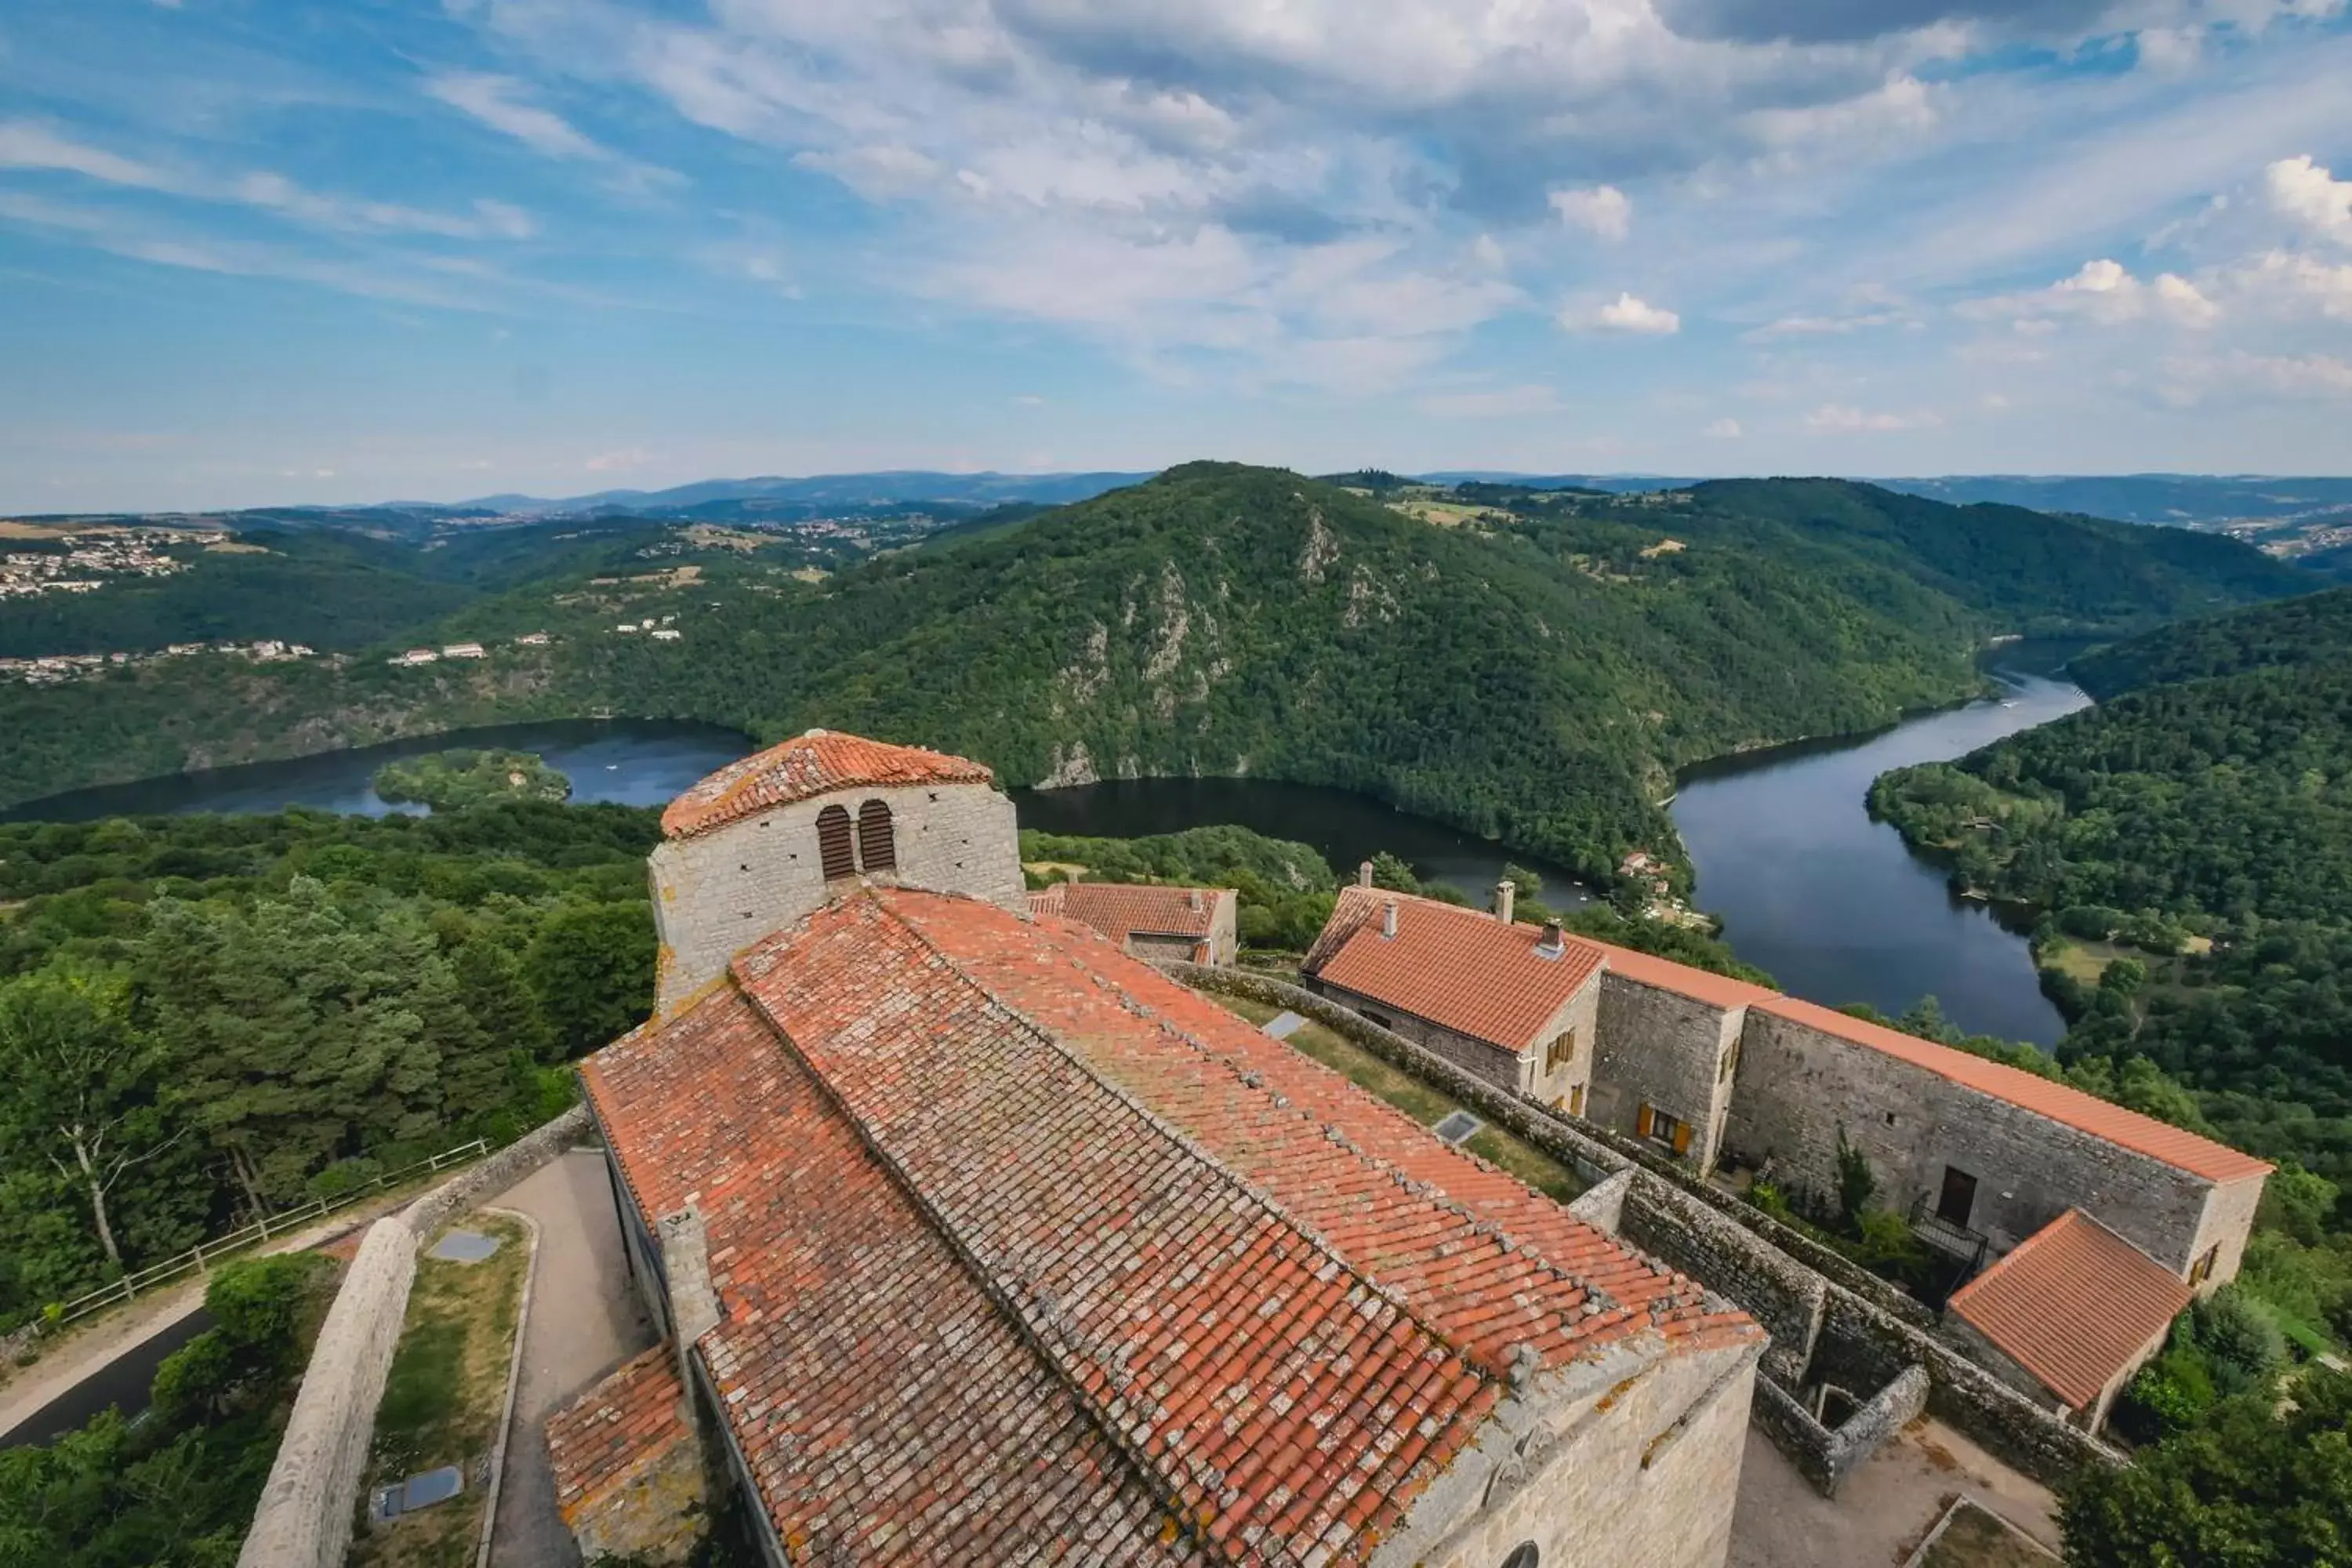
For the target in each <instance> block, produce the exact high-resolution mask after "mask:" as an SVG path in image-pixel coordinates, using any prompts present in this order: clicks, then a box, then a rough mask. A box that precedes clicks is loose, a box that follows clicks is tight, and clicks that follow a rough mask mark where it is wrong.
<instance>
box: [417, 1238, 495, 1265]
mask: <svg viewBox="0 0 2352 1568" xmlns="http://www.w3.org/2000/svg"><path fill="white" fill-rule="evenodd" d="M498 1249H499V1238H498V1237H495V1236H484V1235H483V1234H482V1233H481V1232H480V1231H478V1230H453V1231H451V1232H449V1233H448V1234H447V1235H446V1236H444V1237H442V1238H441V1239H440V1240H438V1241H436V1242H435V1243H434V1244H433V1249H432V1250H431V1251H429V1252H427V1253H426V1254H425V1257H427V1258H440V1259H442V1260H443V1261H444V1262H448V1263H479V1262H481V1261H482V1260H483V1259H484V1258H488V1257H489V1256H490V1255H491V1254H493V1253H495V1252H497V1251H498Z"/></svg>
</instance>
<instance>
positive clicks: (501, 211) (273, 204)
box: [230, 174, 539, 239]
mask: <svg viewBox="0 0 2352 1568" xmlns="http://www.w3.org/2000/svg"><path fill="white" fill-rule="evenodd" d="M230 192H231V194H232V195H233V196H234V198H235V199H236V200H237V201H240V202H243V203H244V204H246V205H248V206H256V207H263V208H267V209H268V210H269V211H272V212H279V213H284V214H285V215H286V216H289V217H295V218H299V219H301V220H302V221H303V222H305V223H310V224H316V225H317V226H320V227H321V228H333V229H342V230H345V231H348V232H352V233H362V232H367V231H377V232H383V233H407V234H432V235H439V236H441V237H444V238H447V239H529V238H530V237H531V236H532V235H534V234H536V233H538V232H539V225H538V223H537V222H536V221H535V220H534V219H533V218H532V217H531V216H530V214H529V213H527V212H524V211H523V210H522V209H521V208H520V207H516V206H510V205H508V204H507V203H505V202H498V201H491V200H489V199H488V198H487V197H484V198H480V199H478V200H476V201H475V203H474V205H473V210H472V212H471V213H451V212H433V211H429V210H427V209H425V208H422V207H412V206H404V205H401V204H400V203H397V202H371V201H352V200H350V199H347V198H345V197H341V196H330V195H320V194H319V193H318V192H315V191H309V190H305V189H303V188H302V187H301V186H299V185H298V184H294V182H293V181H291V180H289V179H287V178H286V177H285V176H284V175H282V174H247V175H246V176H245V177H244V178H242V179H240V180H238V181H236V184H234V185H232V186H231V187H230Z"/></svg>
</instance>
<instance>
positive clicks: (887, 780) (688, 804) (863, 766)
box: [662, 730, 996, 838]
mask: <svg viewBox="0 0 2352 1568" xmlns="http://www.w3.org/2000/svg"><path fill="white" fill-rule="evenodd" d="M995 776H996V775H995V774H994V773H991V772H990V771H989V770H988V769H987V767H985V766H984V765H982V763H975V762H972V761H971V760H970V759H968V758H965V757H951V756H949V755H948V754H947V753H945V752H931V751H926V750H924V749H923V748H922V747H920V746H893V745H890V744H888V743H887V742H881V741H869V740H867V739H866V738H865V737H864V736H863V735H845V734H843V733H841V732H840V731H837V730H811V731H808V732H807V733H806V734H803V735H797V736H794V737H793V739H792V740H789V741H786V742H784V743H783V744H782V745H781V746H771V747H769V748H768V749H767V750H766V751H764V752H758V753H756V754H754V755H752V756H749V757H745V758H743V759H742V760H741V761H740V762H734V763H728V764H727V765H726V766H725V767H723V768H721V769H719V771H718V772H717V773H712V774H711V775H710V776H709V778H707V779H704V780H703V781H702V782H701V783H699V784H696V785H695V786H694V787H693V788H692V789H689V790H688V791H687V792H686V793H685V794H684V795H679V796H678V797H677V799H676V800H673V801H671V802H670V803H669V809H667V811H665V812H663V813H662V833H663V834H664V836H666V837H670V838H691V837H695V836H696V835H697V834H701V833H708V832H709V831H710V830H711V829H712V828H715V827H723V826H726V825H727V824H729V823H730V822H735V821H739V820H740V819H741V818H743V817H746V816H754V815H756V814H758V813H760V812H762V811H767V810H770V809H772V808H773V807H776V806H779V805H791V804H792V803H793V802H794V801H800V800H809V799H812V798H814V796H817V795H831V794H832V793H833V792H834V791H835V790H844V789H859V788H875V787H878V786H889V785H903V784H988V783H990V782H992V780H993V779H994V778H995Z"/></svg>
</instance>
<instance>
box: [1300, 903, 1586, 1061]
mask: <svg viewBox="0 0 2352 1568" xmlns="http://www.w3.org/2000/svg"><path fill="white" fill-rule="evenodd" d="M1391 901H1393V902H1394V903H1395V904H1396V906H1397V933H1396V935H1395V936H1393V937H1389V936H1383V935H1382V934H1381V926H1382V921H1383V920H1384V918H1385V907H1386V906H1387V905H1388V904H1389V903H1390V902H1391ZM1342 921H1346V922H1347V925H1348V930H1347V931H1346V932H1345V934H1344V935H1342V936H1340V938H1339V940H1338V941H1337V942H1328V941H1327V940H1326V939H1327V938H1328V937H1329V936H1330V935H1331V933H1332V927H1334V926H1337V925H1339V924H1340V923H1341V922H1342ZM1541 940H1542V933H1541V932H1539V931H1538V930H1537V929H1536V928H1535V927H1534V926H1528V925H1517V924H1513V925H1505V924H1504V923H1503V922H1502V921H1498V920H1496V919H1495V918H1494V917H1493V916H1492V915H1489V914H1485V913H1482V912H1480V911H1479V910H1469V909H1462V908H1459V907H1457V906H1455V905H1453V904H1441V903H1439V902H1437V901H1436V900H1433V899H1415V898H1406V897H1403V896H1402V895H1399V894H1395V893H1390V892H1386V891H1383V890H1382V889H1378V888H1363V887H1350V888H1343V889H1340V892H1339V902H1338V903H1337V904H1335V905H1334V906H1333V909H1332V911H1331V920H1330V921H1329V922H1328V924H1327V925H1326V926H1325V927H1324V931H1323V934H1322V935H1321V936H1318V938H1317V941H1316V946H1315V948H1314V949H1312V950H1310V951H1309V952H1308V953H1307V959H1306V962H1305V963H1303V964H1302V965H1301V967H1302V968H1303V969H1304V970H1306V972H1307V973H1310V974H1313V975H1314V976H1315V977H1316V978H1317V979H1318V980H1323V981H1326V982H1328V983H1329V984H1333V985H1339V986H1344V987H1345V988H1346V989H1348V990H1349V991H1353V992H1355V993H1356V994H1358V995H1360V996H1369V997H1370V998H1371V999H1372V1000H1373V1001H1376V1002H1379V1003H1381V1004H1383V1005H1387V1006H1391V1007H1394V1008H1396V1009H1397V1010H1398V1011H1400V1012H1404V1013H1410V1014H1412V1016H1414V1017H1416V1018H1425V1019H1427V1020H1428V1021H1429V1022H1431V1023H1433V1024H1437V1025H1440V1026H1444V1027H1445V1028H1448V1029H1452V1030H1454V1031H1455V1032H1456V1033H1459V1034H1464V1035H1467V1036H1469V1037H1472V1038H1473V1039H1478V1040H1484V1041H1486V1043H1487V1044H1489V1045H1492V1046H1495V1047H1497V1048H1499V1049H1502V1050H1506V1051H1510V1052H1512V1053H1514V1054H1518V1053H1523V1052H1526V1051H1528V1050H1531V1049H1533V1048H1534V1047H1537V1046H1538V1045H1539V1044H1541V1043H1542V1042H1541V1041H1540V1040H1538V1038H1537V1037H1538V1035H1539V1034H1540V1033H1541V1032H1542V1030H1543V1028H1544V1026H1545V1025H1546V1024H1547V1023H1548V1022H1549V1020H1550V1019H1551V1017H1552V1016H1553V1015H1554V1014H1556V1013H1558V1012H1559V1009H1560V1006H1561V1005H1562V1004H1563V1003H1565V1002H1566V1001H1567V1000H1568V999H1569V998H1570V997H1571V996H1573V995H1575V994H1577V992H1578V991H1580V990H1581V989H1582V988H1583V987H1584V984H1585V983H1586V982H1587V981H1589V980H1591V978H1592V976H1593V973H1594V972H1596V971H1597V970H1598V969H1599V968H1600V967H1601V957H1602V954H1601V948H1600V946H1599V945H1598V944H1597V943H1594V942H1586V941H1584V940H1583V939H1582V938H1581V937H1573V936H1571V937H1567V938H1565V939H1564V940H1563V942H1562V944H1561V949H1560V952H1559V956H1558V957H1550V958H1547V957H1544V956H1541V954H1540V952H1539V951H1538V949H1539V945H1540V942H1541Z"/></svg>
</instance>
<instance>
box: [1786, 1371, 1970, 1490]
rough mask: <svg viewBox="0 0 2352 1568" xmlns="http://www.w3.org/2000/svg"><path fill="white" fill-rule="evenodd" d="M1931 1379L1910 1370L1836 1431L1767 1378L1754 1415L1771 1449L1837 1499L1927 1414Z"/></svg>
mask: <svg viewBox="0 0 2352 1568" xmlns="http://www.w3.org/2000/svg"><path fill="white" fill-rule="evenodd" d="M1928 1386H1929V1379H1928V1377H1927V1370H1926V1369H1925V1368H1923V1367H1916V1366H1913V1367H1906V1368H1904V1370H1903V1371H1902V1372H1901V1373H1898V1374H1897V1375H1896V1377H1895V1381H1894V1382H1892V1383H1890V1384H1887V1385H1886V1386H1885V1387H1884V1388H1882V1389H1880V1390H1879V1391H1878V1393H1877V1394H1874V1396H1872V1398H1871V1399H1869V1400H1868V1401H1867V1402H1866V1403H1864V1405H1863V1406H1862V1407H1861V1408H1860V1409H1858V1410H1856V1411H1855V1412H1854V1413H1853V1415H1849V1416H1848V1417H1846V1419H1845V1420H1843V1422H1841V1423H1839V1424H1838V1425H1837V1426H1834V1427H1832V1426H1824V1425H1822V1422H1820V1421H1819V1420H1817V1419H1816V1418H1815V1417H1814V1415H1813V1413H1812V1412H1811V1410H1808V1409H1807V1408H1806V1407H1805V1404H1804V1401H1802V1400H1801V1399H1799V1398H1798V1397H1797V1396H1796V1395H1795V1394H1791V1393H1790V1392H1789V1391H1788V1390H1787V1389H1785V1388H1782V1387H1781V1386H1780V1385H1779V1384H1776V1383H1774V1382H1772V1380H1771V1379H1769V1378H1759V1380H1758V1381H1757V1384H1756V1403H1755V1405H1754V1406H1753V1407H1752V1409H1751V1411H1750V1417H1751V1419H1753V1420H1754V1422H1755V1424H1756V1425H1757V1426H1761V1427H1762V1428H1763V1429H1764V1434H1765V1436H1768V1437H1769V1438H1771V1439H1772V1446H1773V1447H1776V1448H1778V1449H1780V1452H1781V1453H1783V1454H1785V1455H1787V1456H1788V1458H1789V1461H1790V1463H1791V1464H1793V1465H1795V1466H1796V1467H1797V1473H1798V1474H1800V1475H1801V1476H1803V1477H1804V1478H1805V1479H1807V1480H1809V1481H1811V1482H1812V1484H1813V1488H1814V1489H1815V1490H1817V1491H1819V1492H1820V1493H1821V1494H1822V1496H1823V1497H1832V1498H1833V1497H1835V1496H1837V1494H1838V1489H1839V1488H1840V1487H1842V1486H1843V1485H1844V1484H1845V1479H1846V1478H1847V1477H1848V1476H1850V1475H1852V1474H1853V1472H1854V1471H1855V1470H1856V1469H1858V1468H1860V1467H1861V1465H1862V1463H1863V1461H1864V1460H1865V1459H1867V1458H1870V1457H1871V1456H1872V1455H1873V1454H1875V1453H1876V1452H1878V1450H1879V1448H1880V1447H1883V1446H1884V1445H1885V1442H1886V1440H1887V1439H1888V1438H1889V1437H1892V1436H1895V1433H1897V1432H1899V1431H1901V1430H1902V1429H1903V1428H1904V1426H1906V1425H1907V1424H1909V1423H1910V1422H1911V1421H1912V1420H1914V1419H1915V1418H1916V1417H1917V1415H1919V1413H1920V1412H1921V1411H1922V1410H1924V1409H1925V1408H1927V1394H1928Z"/></svg>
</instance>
